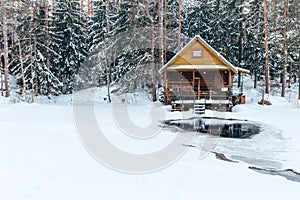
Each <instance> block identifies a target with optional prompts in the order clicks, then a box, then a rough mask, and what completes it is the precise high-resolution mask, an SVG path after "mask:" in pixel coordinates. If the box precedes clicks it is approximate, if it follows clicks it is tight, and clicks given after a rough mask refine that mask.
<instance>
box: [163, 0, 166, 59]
mask: <svg viewBox="0 0 300 200" xmlns="http://www.w3.org/2000/svg"><path fill="white" fill-rule="evenodd" d="M163 16H164V31H163V32H164V62H163V63H165V62H166V61H167V0H164V13H163Z"/></svg>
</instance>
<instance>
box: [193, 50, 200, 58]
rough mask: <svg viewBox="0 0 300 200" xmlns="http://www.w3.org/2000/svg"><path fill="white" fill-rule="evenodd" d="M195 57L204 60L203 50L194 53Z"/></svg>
mask: <svg viewBox="0 0 300 200" xmlns="http://www.w3.org/2000/svg"><path fill="white" fill-rule="evenodd" d="M193 57H196V58H202V50H197V51H193Z"/></svg>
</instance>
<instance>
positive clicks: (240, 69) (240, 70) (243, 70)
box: [237, 67, 250, 74]
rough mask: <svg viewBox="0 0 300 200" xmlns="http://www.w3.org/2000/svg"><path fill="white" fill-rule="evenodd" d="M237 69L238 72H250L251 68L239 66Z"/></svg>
mask: <svg viewBox="0 0 300 200" xmlns="http://www.w3.org/2000/svg"><path fill="white" fill-rule="evenodd" d="M237 69H238V72H241V73H245V74H250V70H248V69H244V68H240V67H237Z"/></svg>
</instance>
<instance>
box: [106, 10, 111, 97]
mask: <svg viewBox="0 0 300 200" xmlns="http://www.w3.org/2000/svg"><path fill="white" fill-rule="evenodd" d="M108 13H109V10H108V6H105V15H106V16H108ZM108 20H109V19H108V17H106V26H107V33H109V32H110V25H109V21H108ZM106 65H107V66H106V83H107V100H108V102H109V103H110V102H111V97H110V80H111V67H110V63H109V62H108V58H107V57H106Z"/></svg>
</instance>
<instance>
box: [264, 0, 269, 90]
mask: <svg viewBox="0 0 300 200" xmlns="http://www.w3.org/2000/svg"><path fill="white" fill-rule="evenodd" d="M264 34H265V54H266V55H265V93H266V94H269V73H270V72H269V45H268V37H269V36H268V7H267V0H264Z"/></svg>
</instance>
